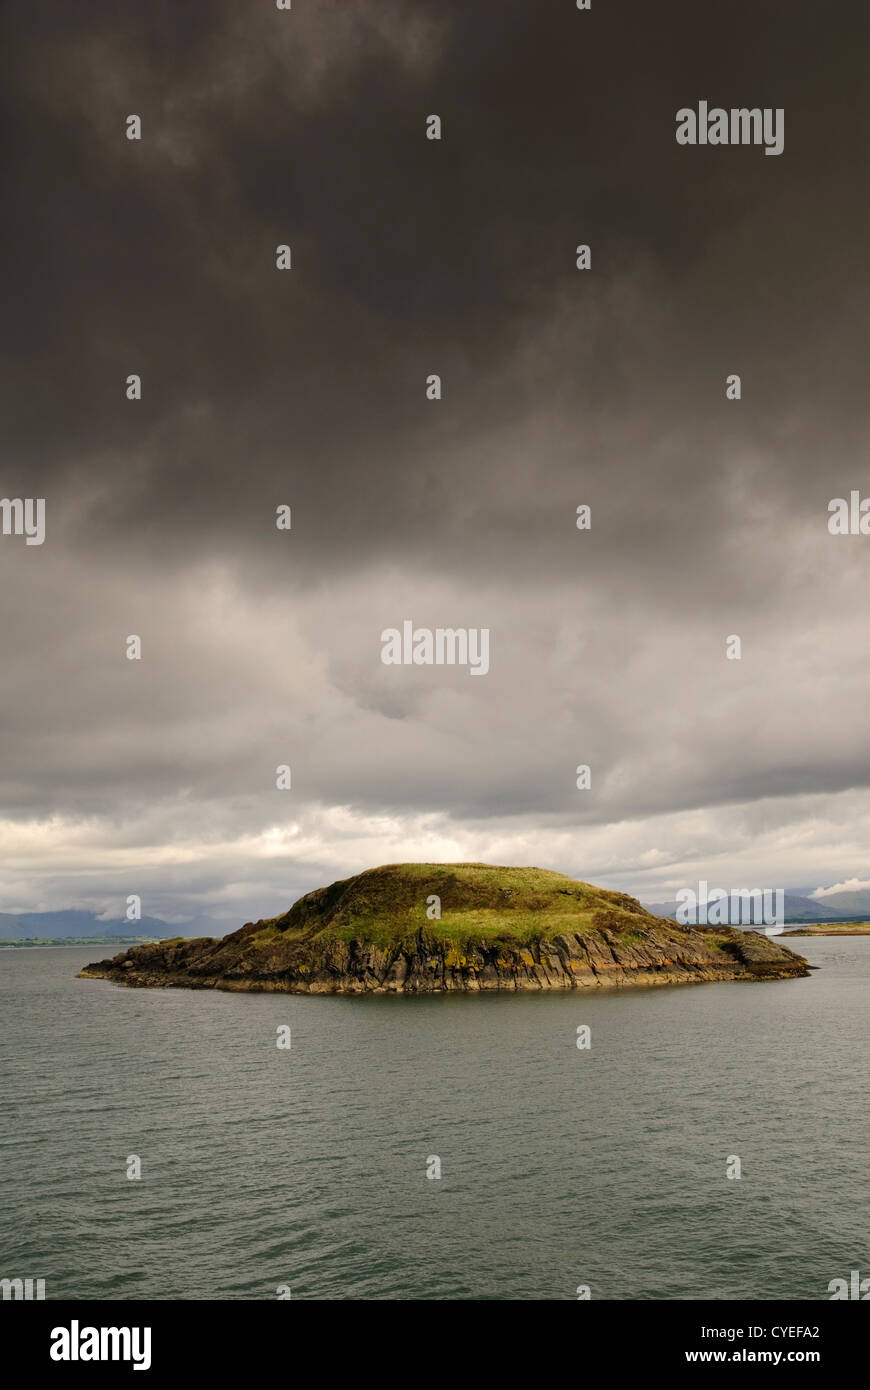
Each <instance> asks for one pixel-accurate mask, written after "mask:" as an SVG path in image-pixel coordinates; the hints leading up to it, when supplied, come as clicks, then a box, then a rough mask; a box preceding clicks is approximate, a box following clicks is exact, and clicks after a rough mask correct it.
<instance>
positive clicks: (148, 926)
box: [0, 908, 240, 941]
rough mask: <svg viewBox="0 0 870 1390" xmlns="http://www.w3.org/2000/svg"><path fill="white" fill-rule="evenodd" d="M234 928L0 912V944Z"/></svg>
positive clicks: (203, 922)
mask: <svg viewBox="0 0 870 1390" xmlns="http://www.w3.org/2000/svg"><path fill="white" fill-rule="evenodd" d="M236 925H240V924H236V923H234V922H216V921H213V920H212V919H211V918H209V917H196V918H194V919H193V920H191V921H190V922H182V923H180V924H175V923H169V922H164V921H163V920H162V919H161V918H160V917H142V918H140V920H139V921H138V922H128V921H127V919H126V917H122V918H118V919H117V920H110V921H106V920H104V919H103V918H101V917H98V916H97V914H96V913H95V912H83V911H78V910H76V909H74V908H67V909H64V910H61V911H60V912H20V913H17V914H16V913H12V912H0V941H23V940H26V939H28V938H31V937H51V938H55V939H57V938H62V937H65V936H79V937H80V936H156V937H157V938H158V940H160V941H165V940H166V939H167V938H168V937H172V936H223V935H225V933H226V932H228V931H232V930H233V928H234V927H235V926H236Z"/></svg>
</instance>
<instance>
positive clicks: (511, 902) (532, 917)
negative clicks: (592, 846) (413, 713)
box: [248, 864, 663, 948]
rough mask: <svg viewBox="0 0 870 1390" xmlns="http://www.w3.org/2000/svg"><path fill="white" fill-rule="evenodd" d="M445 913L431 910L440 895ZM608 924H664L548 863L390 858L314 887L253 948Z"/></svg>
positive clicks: (632, 928) (520, 934)
mask: <svg viewBox="0 0 870 1390" xmlns="http://www.w3.org/2000/svg"><path fill="white" fill-rule="evenodd" d="M433 894H434V895H437V896H438V897H439V898H440V900H441V916H440V918H433V917H430V916H429V915H428V914H427V907H428V902H427V900H428V899H429V898H430V897H431V896H432V895H433ZM601 925H606V926H608V927H611V928H613V929H614V930H617V931H620V932H621V933H623V932H624V933H625V934H626V935H627V937H628V939H630V940H637V939H638V928H640V927H646V928H648V927H655V928H658V929H659V930H661V929H662V927H663V924H662V923H661V922H660V921H659V919H658V918H656V917H652V916H651V915H650V914H648V913H646V912H645V911H644V910H643V908H641V907H640V904H639V903H637V902H635V900H634V899H632V898H628V897H626V895H625V894H622V893H613V892H609V891H607V890H605V889H601V888H595V887H593V886H592V885H591V884H588V883H583V882H581V881H580V880H578V879H573V878H568V877H567V876H566V875H564V874H558V873H554V872H553V871H552V870H549V869H536V868H506V867H499V866H496V865H491V864H386V865H383V866H382V867H381V868H378V869H369V870H367V871H366V872H365V873H362V874H357V875H355V876H354V877H353V878H349V879H340V880H338V881H337V882H336V883H332V884H330V885H329V887H327V888H319V889H316V890H315V891H314V892H313V893H307V894H306V895H305V897H304V898H300V899H299V901H298V902H296V903H294V905H293V907H292V908H291V909H290V911H289V912H287V913H285V914H284V916H283V917H277V918H271V919H268V920H264V921H262V922H259V923H257V931H256V932H254V933H252V934H251V936H250V937H249V939H248V944H249V945H250V946H266V945H268V944H269V942H270V941H273V940H275V939H276V938H277V937H279V936H286V937H289V938H292V937H294V936H295V937H298V938H299V939H300V940H305V941H311V940H313V939H317V940H320V941H326V940H335V941H345V942H346V941H351V940H354V939H357V940H361V941H366V942H370V943H371V944H372V945H376V946H379V947H382V948H385V947H388V946H390V945H395V944H398V943H399V942H402V941H405V940H410V939H413V938H415V937H416V936H417V935H418V934H419V933H420V932H422V933H423V934H424V936H426V937H429V938H431V939H433V940H439V941H447V942H450V943H451V944H453V945H457V946H459V945H461V944H462V943H464V942H469V941H481V940H485V941H497V940H501V939H504V940H507V941H518V942H520V943H522V942H528V941H532V940H538V939H541V938H542V937H546V936H557V935H570V934H572V933H575V932H584V931H585V932H588V931H592V930H595V929H596V927H598V926H601Z"/></svg>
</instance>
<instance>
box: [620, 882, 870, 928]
mask: <svg viewBox="0 0 870 1390" xmlns="http://www.w3.org/2000/svg"><path fill="white" fill-rule="evenodd" d="M714 886H717V887H718V886H720V885H718V884H716V885H714V884H713V883H712V881H711V883H710V889H711V891H712V889H713V887H714ZM721 886H722V887H724V886H725V885H724V884H722V885H721ZM783 906H784V913H785V921H786V923H787V924H788V925H790V926H797V925H800V924H803V923H808V922H855V921H865V920H868V919H870V889H863V890H862V891H860V892H854V893H831V894H830V895H829V896H828V897H826V898H802V897H798V896H797V895H796V894H794V893H786V894H785V898H784V903H783ZM644 907H645V908H646V910H647V912H652V913H653V914H654V916H656V917H667V918H670V919H671V920H672V921H676V916H677V904H676V903H675V902H674V903H644Z"/></svg>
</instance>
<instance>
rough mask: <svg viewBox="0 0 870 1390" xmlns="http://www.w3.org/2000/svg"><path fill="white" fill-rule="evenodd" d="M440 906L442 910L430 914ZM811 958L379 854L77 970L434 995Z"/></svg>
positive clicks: (767, 971) (735, 972) (597, 893)
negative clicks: (279, 907)
mask: <svg viewBox="0 0 870 1390" xmlns="http://www.w3.org/2000/svg"><path fill="white" fill-rule="evenodd" d="M439 914H440V915H439ZM808 973H809V971H808V967H807V962H806V961H805V960H804V958H803V957H802V956H799V955H796V954H795V953H794V952H793V951H791V950H789V949H788V947H787V946H783V945H782V944H781V943H780V942H779V941H778V940H776V939H775V938H773V937H768V936H765V935H763V934H762V933H760V932H754V931H741V930H738V929H734V928H728V927H715V928H708V927H684V926H678V925H677V924H676V923H674V922H670V921H666V920H665V919H663V918H660V917H654V916H653V915H652V914H651V913H649V912H647V911H646V909H645V908H643V907H642V906H641V904H640V903H639V902H637V901H636V900H635V899H634V898H630V897H628V896H627V895H626V894H624V893H615V892H610V891H607V890H605V889H602V888H594V887H592V885H591V884H588V883H582V882H580V881H579V880H577V879H573V878H568V877H566V876H565V875H564V874H559V873H554V872H552V871H551V870H548V869H526V868H502V867H498V866H494V865H491V864H386V865H384V866H382V867H381V868H377V869H368V870H366V872H364V873H361V874H356V875H354V877H353V878H347V879H341V880H339V881H338V882H337V883H332V884H330V885H329V887H328V888H318V889H315V890H314V892H311V893H306V894H305V896H304V897H302V898H300V899H299V900H298V901H297V902H295V903H294V904H293V906H292V907H291V908H290V911H289V912H287V913H285V914H284V915H283V916H282V917H274V918H270V919H267V920H265V921H260V922H249V923H247V924H246V925H245V926H244V927H241V928H240V929H239V930H238V931H235V932H232V933H231V934H230V935H228V936H225V937H222V938H220V939H216V938H214V937H199V938H195V939H187V938H183V937H175V938H172V939H170V940H167V941H157V942H154V943H152V944H149V945H140V946H134V947H132V948H131V949H130V950H128V951H124V952H122V953H121V954H120V955H117V956H115V957H113V958H112V959H111V960H103V961H99V962H97V963H95V964H93V965H88V966H85V968H84V970H82V971H80V972H79V978H80V979H92V980H93V979H97V980H112V981H114V982H115V983H117V984H122V985H128V986H162V987H167V986H174V987H180V988H186V989H223V990H280V991H284V992H289V993H294V994H387V993H404V994H433V993H441V992H446V991H458V992H468V993H472V992H473V993H477V992H480V991H493V990H550V989H590V988H596V989H597V988H606V987H624V986H639V985H670V984H682V983H691V982H700V981H711V980H782V979H793V978H795V977H796V976H804V975H807V974H808Z"/></svg>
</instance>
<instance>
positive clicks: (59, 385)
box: [0, 0, 870, 928]
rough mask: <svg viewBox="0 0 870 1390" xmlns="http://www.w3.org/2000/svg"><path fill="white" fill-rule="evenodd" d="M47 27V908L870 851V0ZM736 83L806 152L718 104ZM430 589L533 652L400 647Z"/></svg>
mask: <svg viewBox="0 0 870 1390" xmlns="http://www.w3.org/2000/svg"><path fill="white" fill-rule="evenodd" d="M4 25H5V31H6V47H7V50H8V51H7V63H6V67H7V77H6V80H5V82H4V88H5V92H4V97H3V104H4V108H5V110H4V115H5V117H6V120H5V122H4V124H5V126H6V131H7V133H6V136H5V137H4V144H5V145H6V146H7V149H6V155H5V162H6V167H5V175H4V182H5V185H6V197H5V212H4V225H3V228H2V234H3V237H4V240H5V243H6V245H5V251H4V258H3V264H4V268H5V270H6V272H7V278H8V285H7V288H6V289H5V290H4V294H3V321H4V329H5V331H4V334H3V341H4V357H5V360H4V363H3V374H2V376H3V384H2V389H3V409H2V421H3V432H4V436H5V438H4V449H3V460H4V462H3V476H2V483H0V492H2V495H4V496H8V497H10V498H12V497H22V498H24V497H30V498H36V497H44V498H45V499H46V538H45V542H44V544H43V545H41V546H35V545H34V546H28V545H26V544H25V541H24V538H23V537H20V536H3V537H0V633H2V642H3V658H4V659H3V681H2V716H3V718H2V760H0V804H2V812H0V814H2V820H3V825H2V827H0V828H2V840H3V851H4V852H3V855H2V870H0V910H2V911H10V912H11V911H28V910H49V909H52V908H61V907H71V906H76V907H89V908H94V909H97V910H100V911H106V912H115V911H117V912H120V910H121V909H122V907H123V903H124V899H125V898H126V896H127V894H129V893H138V894H140V895H141V896H142V905H143V912H145V913H147V914H149V915H156V916H165V917H169V918H171V919H173V920H178V919H179V918H181V917H183V916H185V915H190V914H199V913H205V914H207V915H211V916H215V917H219V918H221V919H224V920H225V921H226V925H227V927H228V928H229V927H230V926H235V925H237V924H238V923H239V922H240V921H244V920H248V919H250V918H252V917H258V916H261V915H266V914H271V913H274V912H278V911H281V910H283V909H284V908H286V906H287V905H288V904H289V902H290V901H291V900H292V899H294V898H295V897H296V896H298V895H299V894H300V893H302V892H305V891H307V890H309V889H311V888H314V887H317V886H319V885H320V884H322V883H324V882H328V881H331V880H332V879H334V878H338V877H344V876H346V875H348V874H350V873H354V872H357V871H358V870H360V869H363V868H365V867H369V866H371V865H374V864H378V863H383V862H392V861H396V860H419V859H433V860H451V859H482V860H486V861H489V862H496V863H514V864H528V863H532V864H537V865H540V866H543V867H552V868H556V869H560V870H562V871H564V872H566V873H569V874H572V875H576V876H577V877H580V878H583V879H587V880H589V881H591V882H594V883H598V884H601V885H604V886H607V887H615V888H620V889H624V890H627V891H629V892H632V893H635V894H638V895H639V896H641V897H643V898H644V899H646V900H647V901H662V900H664V899H665V898H668V897H672V896H673V893H674V891H675V890H676V889H677V888H679V887H681V886H686V885H692V884H695V883H697V881H698V879H699V878H706V879H708V880H710V881H711V882H713V881H715V882H718V883H719V884H721V886H724V887H731V886H737V885H744V886H766V887H779V886H786V887H796V886H802V887H805V888H814V887H817V886H819V885H822V884H833V883H836V882H840V881H844V880H847V879H851V878H857V879H859V880H861V881H863V880H867V879H870V852H868V845H870V833H868V832H870V803H868V798H867V782H868V769H870V761H868V750H870V733H868V729H870V722H868V717H867V709H868V704H870V700H868V695H870V690H868V684H870V682H868V598H870V587H868V583H867V572H868V552H870V537H861V536H831V535H830V534H829V532H828V529H827V521H828V502H829V500H830V499H831V498H834V497H838V496H846V497H847V496H848V495H849V492H850V490H851V489H859V490H861V495H862V496H866V495H870V477H868V466H867V461H868V456H870V455H868V443H870V439H868V424H870V419H868V416H870V410H868V332H867V324H868V321H870V294H868V284H870V280H868V272H867V258H868V233H867V227H868V211H870V209H868V197H867V187H868V184H867V161H868V130H870V109H868V108H870V98H868V92H867V83H866V53H867V42H868V37H870V35H868V18H867V11H866V8H865V7H864V6H861V5H858V4H855V3H844V2H843V0H833V3H828V4H826V5H824V6H821V5H818V4H816V3H810V0H790V3H789V4H788V5H785V4H782V3H769V0H751V3H749V2H748V0H743V2H741V0H737V3H731V4H729V5H727V6H724V5H723V6H713V5H699V4H698V3H697V0H686V2H685V3H682V2H681V0H668V2H666V3H660V4H656V3H654V0H645V3H630V4H626V3H617V0H594V3H593V8H592V10H591V11H590V12H588V13H585V12H579V11H577V10H576V8H575V6H574V4H573V3H572V0H534V3H531V2H530V0H522V2H521V0H438V3H435V2H434V0H427V2H426V3H423V0H408V3H401V0H341V3H340V4H339V3H330V2H329V0H294V3H293V8H292V10H291V11H289V12H283V11H279V10H277V9H276V8H275V7H274V6H271V5H270V3H269V0H231V2H230V0H224V2H222V0H209V3H205V0H202V2H200V3H190V4H179V3H178V0H148V3H147V4H138V5H137V4H134V3H132V2H131V3H126V4H115V3H108V0H106V3H94V2H93V0H78V2H77V3H76V4H75V5H70V4H67V3H64V2H62V0H42V3H40V4H38V5H34V4H33V3H10V4H7V5H6V6H5V9H4ZM700 100H707V101H709V103H710V104H711V105H715V104H720V105H722V106H724V107H731V106H760V107H771V108H778V107H781V108H783V109H784V112H785V124H784V131H785V148H784V152H783V153H782V154H781V155H779V156H774V157H770V156H766V155H765V153H764V149H763V147H759V146H754V147H753V146H749V147H729V148H716V147H711V146H707V147H706V148H702V147H697V148H687V147H681V146H678V145H677V144H676V141H675V128H676V122H675V116H676V112H677V110H678V109H679V108H681V107H683V106H696V105H697V103H698V102H699V101H700ZM131 113H135V114H138V115H139V116H140V117H141V121H142V139H141V141H131V140H128V139H126V138H125V123H126V118H127V116H128V115H129V114H131ZM433 113H435V114H438V115H440V117H441V120H442V123H443V130H442V139H441V140H440V141H434V140H427V138H426V118H427V116H429V115H430V114H433ZM284 243H286V244H288V245H290V247H291V248H292V270H290V271H279V270H277V269H276V264H275V258H276V246H278V245H279V244H284ZM579 243H588V244H589V245H590V246H591V249H592V268H591V269H590V270H588V271H578V270H577V269H576V268H575V247H576V246H577V245H578V244H579ZM130 373H137V374H139V375H141V378H142V390H143V398H142V400H141V401H133V402H131V401H128V400H127V399H126V397H125V381H126V378H127V376H128V375H129V374H130ZM431 373H438V374H439V375H440V376H441V377H442V382H443V399H442V400H440V401H430V400H427V399H426V389H425V388H426V378H427V376H428V375H429V374H431ZM729 373H739V374H740V376H741V378H742V388H743V394H742V399H741V400H740V401H729V400H726V397H725V378H726V376H727V375H728V374H729ZM584 503H585V504H587V505H589V506H590V507H591V509H592V527H591V530H589V531H582V532H581V531H578V530H577V528H576V524H575V520H576V509H577V507H578V505H580V504H584ZM281 504H287V505H289V506H291V507H292V517H293V521H292V530H291V531H279V530H278V529H277V528H276V525H275V514H276V508H277V507H278V506H279V505H281ZM404 619H412V620H413V622H414V623H415V625H418V626H428V627H432V628H434V627H437V626H445V627H462V626H464V627H475V628H484V627H485V628H488V629H489V630H490V634H491V636H490V670H489V672H488V674H487V675H485V676H481V677H478V678H475V677H472V676H470V674H469V672H468V670H467V669H462V668H454V669H451V668H446V667H434V666H422V667H413V666H412V667H406V666H385V665H383V664H382V662H381V659H380V656H381V632H382V630H383V629H384V628H387V627H400V626H401V624H402V622H403V620H404ZM130 634H137V635H139V636H140V637H141V639H142V659H141V661H129V660H127V659H126V655H125V644H126V638H127V636H128V635H130ZM732 634H737V635H739V636H740V637H741V639H742V659H741V660H739V661H729V660H726V656H725V646H726V638H727V637H729V636H730V635H732ZM581 763H583V764H588V765H589V766H590V768H591V771H592V786H591V788H590V789H589V790H578V789H577V787H576V775H575V769H576V767H577V765H578V764H581ZM279 764H288V765H290V766H291V767H292V789H291V790H289V791H279V790H277V788H276V786H275V781H276V767H277V766H278V765H279ZM749 880H751V883H748V881H749Z"/></svg>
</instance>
